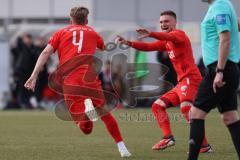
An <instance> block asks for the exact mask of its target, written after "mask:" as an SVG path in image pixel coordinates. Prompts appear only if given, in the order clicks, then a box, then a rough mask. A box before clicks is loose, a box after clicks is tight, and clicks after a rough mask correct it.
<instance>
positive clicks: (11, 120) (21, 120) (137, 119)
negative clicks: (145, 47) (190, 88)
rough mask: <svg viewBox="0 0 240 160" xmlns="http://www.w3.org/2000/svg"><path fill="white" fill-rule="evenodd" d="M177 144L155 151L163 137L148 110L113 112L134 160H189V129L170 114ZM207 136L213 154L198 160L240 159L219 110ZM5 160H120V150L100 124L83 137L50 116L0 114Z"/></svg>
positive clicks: (174, 111)
mask: <svg viewBox="0 0 240 160" xmlns="http://www.w3.org/2000/svg"><path fill="white" fill-rule="evenodd" d="M168 113H170V119H171V124H172V130H173V133H174V135H175V139H176V145H175V146H174V147H172V148H169V149H166V150H163V151H152V150H151V147H152V145H153V144H154V143H155V142H157V141H158V140H160V138H161V136H162V134H161V131H160V129H159V128H158V126H157V124H156V122H155V121H154V120H153V118H152V114H151V110H150V109H128V110H126V109H121V110H118V111H114V116H115V117H116V118H117V120H118V122H119V126H120V129H121V131H122V135H123V137H124V139H125V142H126V144H127V147H128V148H129V150H130V152H131V153H132V155H133V156H132V157H130V158H129V159H130V160H185V159H186V158H187V150H188V131H189V126H188V124H186V122H185V121H184V120H183V118H182V116H181V114H179V110H178V109H170V110H168ZM206 133H207V138H208V139H209V142H210V143H211V144H212V146H213V149H214V153H213V154H205V155H201V156H200V158H199V159H200V160H206V159H208V160H219V159H221V160H235V159H237V156H236V153H235V150H234V147H233V145H232V142H231V139H230V136H229V133H228V131H227V128H226V127H224V125H223V124H222V123H221V121H220V117H219V114H218V112H217V111H212V112H211V113H210V115H208V117H207V120H206ZM0 159H1V160H15V159H18V160H99V159H100V160H118V159H121V158H120V155H119V153H118V150H117V147H116V146H115V144H114V141H113V140H112V138H111V137H110V136H109V135H108V133H107V131H106V129H105V127H104V124H103V123H102V122H101V121H97V122H96V123H94V130H93V133H92V134H91V135H89V136H85V135H83V134H82V133H81V132H80V130H79V129H78V128H77V127H76V126H75V125H74V123H73V122H66V121H62V120H59V119H57V118H56V116H55V114H54V112H47V111H42V112H41V111H3V112H0Z"/></svg>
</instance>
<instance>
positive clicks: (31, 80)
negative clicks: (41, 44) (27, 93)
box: [24, 45, 54, 92]
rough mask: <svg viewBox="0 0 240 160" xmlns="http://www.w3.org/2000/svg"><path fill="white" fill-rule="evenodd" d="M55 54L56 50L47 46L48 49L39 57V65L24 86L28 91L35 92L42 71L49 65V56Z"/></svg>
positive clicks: (37, 64)
mask: <svg viewBox="0 0 240 160" xmlns="http://www.w3.org/2000/svg"><path fill="white" fill-rule="evenodd" d="M53 52H54V49H53V47H52V46H51V45H47V46H46V48H45V49H44V50H43V51H42V53H41V54H40V56H39V57H38V60H37V63H36V65H35V68H34V70H33V72H32V75H31V77H30V78H29V79H28V80H27V82H26V83H25V84H24V87H25V88H27V89H28V90H32V91H33V92H34V90H35V85H36V81H37V77H38V75H39V73H40V71H41V70H42V69H43V66H44V65H45V64H46V63H47V60H48V58H49V56H50V55H51V54H52V53H53Z"/></svg>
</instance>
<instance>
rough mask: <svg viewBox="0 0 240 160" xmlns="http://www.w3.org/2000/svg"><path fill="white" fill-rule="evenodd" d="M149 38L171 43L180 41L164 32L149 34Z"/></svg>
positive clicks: (173, 35) (175, 36)
mask: <svg viewBox="0 0 240 160" xmlns="http://www.w3.org/2000/svg"><path fill="white" fill-rule="evenodd" d="M149 37H152V38H156V39H158V40H162V41H171V42H173V43H176V42H180V41H181V40H180V39H179V38H178V37H177V35H175V34H171V33H165V32H151V33H150V34H149Z"/></svg>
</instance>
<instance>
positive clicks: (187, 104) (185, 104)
mask: <svg viewBox="0 0 240 160" xmlns="http://www.w3.org/2000/svg"><path fill="white" fill-rule="evenodd" d="M191 107H192V103H191V102H182V103H181V104H180V108H181V112H182V113H183V114H186V113H189V111H190V109H191Z"/></svg>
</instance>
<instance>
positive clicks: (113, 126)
mask: <svg viewBox="0 0 240 160" xmlns="http://www.w3.org/2000/svg"><path fill="white" fill-rule="evenodd" d="M101 119H102V121H103V122H104V124H105V126H106V128H107V130H108V132H109V133H110V134H111V136H112V137H113V139H114V140H115V142H116V143H118V142H120V141H122V136H121V133H120V130H119V127H118V124H117V121H116V120H115V118H114V117H113V116H112V115H111V114H110V113H108V114H106V115H104V116H102V117H101Z"/></svg>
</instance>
